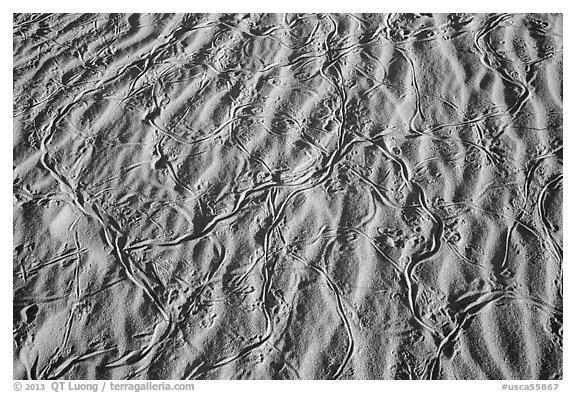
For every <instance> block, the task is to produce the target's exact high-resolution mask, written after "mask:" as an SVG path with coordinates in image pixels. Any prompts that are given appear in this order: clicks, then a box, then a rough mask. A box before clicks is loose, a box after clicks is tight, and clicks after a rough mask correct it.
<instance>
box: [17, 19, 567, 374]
mask: <svg viewBox="0 0 576 393" xmlns="http://www.w3.org/2000/svg"><path fill="white" fill-rule="evenodd" d="M13 70H14V71H13V86H14V92H13V93H14V108H13V113H14V115H13V119H14V128H13V156H14V163H13V164H14V167H13V168H14V169H13V178H14V182H13V189H14V191H13V193H14V203H13V211H14V214H13V226H14V258H13V272H14V273H13V274H14V298H13V304H14V319H13V331H14V334H13V343H14V363H13V364H14V370H13V373H14V378H17V379H26V378H29V379H331V378H341V379H560V378H562V327H563V320H562V255H563V251H562V227H563V224H562V183H563V172H562V155H563V150H562V148H563V137H562V105H563V104H562V101H563V98H562V95H563V92H562V72H563V71H562V15H558V14H538V15H536V14H529V15H528V14H477V15H468V14H390V15H378V14H362V15H360V14H355V15H352V14H321V15H320V14H311V15H300V14H286V15H280V14H278V15H275V14H218V15H215V14H211V15H200V14H192V15H174V14H166V15H164V14H162V15H160V14H146V15H138V14H127V15H119V14H112V15H108V14H91V15H76V14H56V15H53V14H51V15H48V14H15V15H14V24H13Z"/></svg>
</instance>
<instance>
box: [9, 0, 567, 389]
mask: <svg viewBox="0 0 576 393" xmlns="http://www.w3.org/2000/svg"><path fill="white" fill-rule="evenodd" d="M5 1H6V0H5ZM6 2H8V4H5V5H3V8H8V9H9V11H10V12H8V10H6V11H7V12H2V13H1V14H0V15H1V19H0V21H1V26H2V30H3V31H2V33H3V34H1V35H0V43H1V45H2V47H1V48H0V49H1V51H0V53H5V54H6V58H5V61H4V62H2V63H1V66H2V68H3V71H4V72H3V75H4V78H2V79H1V80H0V83H1V87H2V89H1V90H0V91H2V92H4V94H3V95H2V98H1V100H2V105H1V107H0V108H2V112H1V113H2V124H4V125H5V127H4V128H3V130H4V134H5V135H12V131H11V130H12V100H11V98H12V96H11V94H8V92H9V91H12V84H11V83H10V81H11V79H9V77H8V73H9V72H10V73H11V72H12V70H11V68H12V65H11V62H10V61H9V59H8V55H9V54H10V53H12V42H11V37H12V34H11V32H9V29H11V26H12V13H13V12H414V11H426V12H517V13H524V12H560V13H563V14H564V42H565V43H567V44H568V45H564V53H563V56H564V71H565V72H564V82H563V86H564V88H563V90H564V100H565V107H566V108H569V110H568V111H566V112H565V113H564V146H565V147H566V148H565V149H564V152H565V163H564V165H565V167H564V168H565V169H564V174H565V178H564V197H565V198H564V200H565V202H564V204H563V205H564V212H563V213H564V239H565V240H568V241H565V242H564V243H565V244H566V243H567V247H565V249H564V250H565V255H564V332H565V334H564V380H563V381H559V384H560V387H559V389H558V390H557V391H564V392H576V367H575V354H576V351H575V349H576V336H575V335H576V331H575V328H574V326H575V311H574V309H573V308H572V307H571V305H572V302H573V301H574V300H576V299H575V293H576V290H575V289H574V287H572V286H571V285H570V284H571V281H572V280H574V279H575V277H576V267H575V266H574V261H575V260H576V258H574V257H575V251H574V249H571V247H570V242H569V241H570V240H572V239H576V232H575V231H574V227H573V226H572V223H574V222H575V221H576V207H575V205H574V204H572V203H571V202H572V198H576V193H575V192H574V187H575V184H574V174H575V173H576V166H575V160H576V158H574V157H572V156H571V154H570V153H571V149H572V148H570V146H575V147H574V148H576V144H575V143H574V142H575V138H576V135H574V132H576V130H575V129H574V125H575V124H574V116H573V112H572V111H574V110H576V107H575V106H573V105H574V104H575V100H574V99H573V96H574V91H575V87H576V86H575V84H574V74H573V72H576V71H573V70H576V68H575V65H576V63H575V62H574V45H575V44H574V43H576V36H575V35H574V29H575V27H574V25H573V24H572V22H574V23H576V15H575V14H574V13H573V12H572V7H571V6H569V5H568V4H567V3H568V2H569V0H566V1H551V0H548V1H539V2H536V1H504V0H500V1H495V0H483V1H479V2H466V1H453V0H452V1H424V0H418V1H410V2H405V1H385V0H378V1H360V0H351V1H347V2H342V1H341V2H336V1H328V0H321V1H315V0H287V1H273V0H268V1H264V0H259V1H241V2H240V1H233V0H219V1H199V2H195V1H166V0H164V1H154V2H147V3H144V2H143V1H135V0H115V1H111V0H97V1H88V2H81V1H77V0H76V1H50V0H48V1H46V0H45V1H40V0H33V1H30V0H28V1H19V2H18V1H10V0H7V1H6ZM7 140H8V137H7V139H6V141H7ZM1 149H2V154H0V160H1V165H0V176H1V182H2V183H1V184H5V185H6V189H5V191H4V192H3V193H2V194H1V196H2V200H1V203H0V208H1V209H2V215H1V216H0V217H6V218H5V220H3V222H2V226H1V236H0V239H1V242H2V248H1V250H2V255H4V256H5V258H2V261H3V263H4V267H3V268H2V274H0V290H1V291H2V295H1V297H0V299H2V301H0V315H3V316H4V317H5V321H4V323H2V324H1V325H0V331H1V332H2V336H1V337H2V339H1V340H0V354H1V357H0V362H1V363H0V376H1V379H0V391H6V392H10V391H13V381H12V369H13V367H12V364H13V359H12V345H11V343H12V333H11V326H12V323H11V322H9V317H10V316H11V315H12V312H11V309H12V307H11V304H12V288H13V286H12V263H11V262H10V261H11V258H12V248H13V246H12V224H11V222H12V220H10V219H9V218H8V217H11V216H12V213H11V203H10V201H11V199H12V197H11V196H10V195H9V184H10V182H11V181H12V174H11V171H10V168H12V147H11V145H9V144H8V143H2V144H1ZM506 382H508V383H512V381H430V382H418V381H412V382H405V381H340V382H329V381H293V382H279V381H194V383H195V386H196V388H195V391H197V392H203V391H204V392H205V391H210V392H213V391H217V392H219V391H222V392H224V391H230V390H235V391H240V392H257V391H263V392H267V393H270V390H271V389H274V390H275V391H278V392H288V391H293V390H299V391H314V390H319V389H321V390H324V389H326V390H333V391H336V392H340V391H348V390H353V389H359V388H361V389H367V391H379V392H384V391H393V392H395V391H407V392H411V391H415V392H416V391H433V392H436V391H438V392H442V393H447V392H458V393H462V392H463V391H465V392H466V393H468V392H495V391H501V385H502V383H506ZM518 383H524V381H518ZM49 386H50V385H49V382H47V385H46V390H45V391H51V389H50V387H49ZM108 391H109V389H108Z"/></svg>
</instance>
